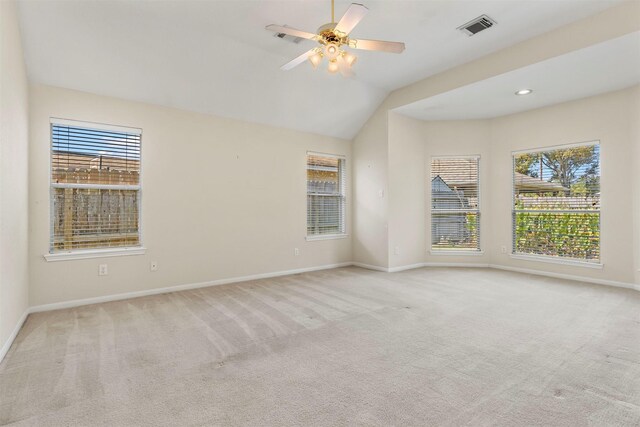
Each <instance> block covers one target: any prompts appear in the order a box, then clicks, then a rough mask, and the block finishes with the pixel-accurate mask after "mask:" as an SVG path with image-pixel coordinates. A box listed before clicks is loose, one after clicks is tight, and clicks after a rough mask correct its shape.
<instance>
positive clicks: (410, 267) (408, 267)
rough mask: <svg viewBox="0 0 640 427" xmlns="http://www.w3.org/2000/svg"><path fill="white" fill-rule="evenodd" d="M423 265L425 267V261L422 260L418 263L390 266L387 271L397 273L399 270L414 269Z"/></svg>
mask: <svg viewBox="0 0 640 427" xmlns="http://www.w3.org/2000/svg"><path fill="white" fill-rule="evenodd" d="M422 267H424V262H420V263H417V264H409V265H401V266H399V267H390V268H388V269H387V271H388V272H389V273H397V272H398V271H405V270H413V269H414V268H422Z"/></svg>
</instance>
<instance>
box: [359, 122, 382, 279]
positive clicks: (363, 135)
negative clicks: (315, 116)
mask: <svg viewBox="0 0 640 427" xmlns="http://www.w3.org/2000/svg"><path fill="white" fill-rule="evenodd" d="M387 132H388V125H387V112H386V111H383V110H380V109H379V110H378V111H377V112H376V113H375V114H374V115H373V116H372V117H371V118H370V119H369V121H368V122H367V123H366V124H365V126H364V127H363V128H362V130H361V131H360V133H359V134H358V136H357V137H356V138H355V139H354V141H353V164H354V168H353V170H354V180H353V193H354V200H355V206H354V213H353V223H354V237H353V261H355V262H359V263H363V264H367V265H371V266H376V267H384V268H387V267H388V265H389V256H388V247H389V239H388V229H387V219H388V214H387V193H388V175H387V170H388V163H389V149H388V145H387V140H388V136H387Z"/></svg>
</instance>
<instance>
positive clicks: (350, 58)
mask: <svg viewBox="0 0 640 427" xmlns="http://www.w3.org/2000/svg"><path fill="white" fill-rule="evenodd" d="M342 59H344V62H345V63H346V64H347V65H348V66H349V67H352V66H353V64H355V63H356V61H357V60H358V57H357V56H355V55H354V54H352V53H349V52H346V51H344V52H342Z"/></svg>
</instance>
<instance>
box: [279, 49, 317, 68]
mask: <svg viewBox="0 0 640 427" xmlns="http://www.w3.org/2000/svg"><path fill="white" fill-rule="evenodd" d="M315 51H316V48H313V49H310V50H308V51H306V52H305V53H303V54H302V55H300V56H298V57H297V58H296V59H293V60H291V61H289V62H287V63H286V64H284V65H283V66H282V67H280V69H281V70H283V71H289V70H290V69H292V68H294V67H297V66H298V65H300V64H302V63H303V62H304V61H306V60H307V58H309V55H313V54H314V53H315Z"/></svg>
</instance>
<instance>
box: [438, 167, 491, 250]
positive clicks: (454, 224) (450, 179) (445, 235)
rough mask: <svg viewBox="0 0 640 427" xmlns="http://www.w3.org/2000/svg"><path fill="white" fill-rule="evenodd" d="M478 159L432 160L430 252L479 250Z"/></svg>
mask: <svg viewBox="0 0 640 427" xmlns="http://www.w3.org/2000/svg"><path fill="white" fill-rule="evenodd" d="M479 163H480V158H479V157H446V158H443V157H434V158H433V159H431V177H430V179H431V249H432V250H435V251H439V250H442V251H451V250H455V251H457V250H469V251H474V250H475V251H478V250H480V192H479V183H480V176H479Z"/></svg>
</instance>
